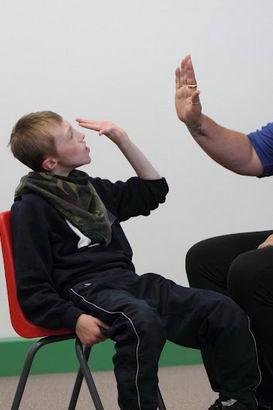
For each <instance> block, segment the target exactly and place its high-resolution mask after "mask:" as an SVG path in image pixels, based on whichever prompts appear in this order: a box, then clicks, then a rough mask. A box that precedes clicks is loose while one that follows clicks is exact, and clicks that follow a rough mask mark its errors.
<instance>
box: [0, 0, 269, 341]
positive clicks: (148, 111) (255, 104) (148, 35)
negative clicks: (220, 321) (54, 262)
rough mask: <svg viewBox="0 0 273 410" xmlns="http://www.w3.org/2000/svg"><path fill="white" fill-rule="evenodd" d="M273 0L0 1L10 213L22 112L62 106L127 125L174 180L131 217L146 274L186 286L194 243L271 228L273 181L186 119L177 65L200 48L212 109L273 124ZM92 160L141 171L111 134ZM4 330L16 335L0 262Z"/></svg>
mask: <svg viewBox="0 0 273 410" xmlns="http://www.w3.org/2000/svg"><path fill="white" fill-rule="evenodd" d="M272 13H273V3H272V0H206V1H204V0H192V1H191V2H189V1H186V0H179V1H178V0H170V1H168V2H167V1H164V0H138V1H131V0H115V1H110V0H108V1H107V0H97V1H94V0H77V1H76V0H47V1H44V0H25V1H19V0H13V1H8V0H2V1H1V15H0V38H1V43H0V54H1V64H0V81H1V91H0V104H1V140H0V144H1V146H0V152H1V154H0V155H1V161H0V175H1V177H0V178H1V198H0V210H5V209H8V208H9V207H10V205H11V203H12V198H13V192H14V189H15V187H16V185H17V183H18V181H19V178H20V176H21V175H22V174H25V173H26V172H27V171H28V170H27V168H26V167H24V166H23V165H21V164H20V163H19V162H18V161H16V160H15V159H13V157H12V155H11V154H10V152H9V149H8V148H7V146H6V145H7V143H8V140H9V134H10V130H11V128H12V126H13V124H14V123H15V122H16V120H17V119H18V118H19V117H20V116H22V115H23V114H26V113H28V112H31V111H37V110H47V109H50V110H53V111H57V112H59V113H60V114H61V115H63V116H64V117H65V118H66V119H68V120H69V121H72V122H73V119H74V118H75V117H76V116H82V117H87V118H93V119H109V120H112V121H115V122H117V123H118V124H120V126H122V127H123V128H125V129H126V130H127V131H128V132H129V134H130V135H131V137H132V138H133V139H134V141H135V142H136V143H137V144H138V145H139V146H140V148H142V149H143V150H144V152H145V153H146V154H147V155H148V157H149V158H150V159H151V160H152V162H153V163H154V164H155V165H156V167H157V168H158V169H159V170H160V172H161V173H162V174H163V175H165V176H166V177H167V179H168V182H169V185H170V194H169V196H168V201H167V203H166V204H165V205H164V206H161V208H160V209H159V210H158V211H156V212H154V214H153V215H152V216H151V217H150V218H142V217H140V218H137V219H135V220H133V221H130V222H126V224H125V229H126V232H127V234H128V237H129V239H130V240H131V242H132V245H133V248H134V250H135V256H134V261H135V264H136V266H137V271H138V272H140V273H141V272H145V271H153V272H159V273H162V274H164V275H166V276H168V277H170V278H172V279H174V280H176V281H177V282H179V283H181V284H187V279H186V275H185V270H184V258H185V254H186V251H187V249H188V248H189V247H190V246H191V245H192V244H193V243H195V242H196V241H198V240H200V239H202V238H205V237H208V236H212V235H216V234H222V233H226V232H233V231H244V230H256V229H258V230H260V229H267V228H268V229H270V228H271V227H272V222H273V216H272V195H273V188H272V181H271V179H269V178H267V179H263V180H259V179H257V178H249V177H241V176H238V175H235V174H232V173H231V172H228V171H226V170H225V169H222V168H220V167H219V166H218V165H217V164H215V163H213V162H212V161H211V160H210V159H209V158H208V157H207V156H206V155H205V154H204V153H203V152H202V151H201V150H200V148H199V147H198V146H197V145H196V144H195V143H194V142H193V141H192V139H191V137H190V135H189V134H188V132H187V130H186V129H185V127H184V126H183V125H182V124H181V123H179V122H178V120H177V119H176V115H175V110H174V104H173V99H174V70H175V67H176V66H177V65H178V64H179V62H180V60H181V58H182V57H183V56H184V55H185V54H187V53H189V52H190V53H191V54H192V58H193V62H194V65H195V68H196V74H197V78H198V83H199V87H200V89H201V92H202V94H201V95H202V103H203V108H204V112H206V113H207V114H208V115H210V116H212V117H213V118H214V119H215V120H216V121H218V122H219V123H221V124H223V125H225V126H227V127H231V128H234V129H237V130H240V131H243V132H249V131H253V130H255V129H256V128H258V127H260V126H261V125H262V124H264V123H266V122H269V121H272V99H273V97H272V91H273V84H272V68H273V48H272V38H273V25H272ZM87 134H88V138H90V144H91V145H92V146H93V153H92V155H93V163H92V165H91V166H88V167H86V168H85V170H86V171H88V172H90V173H92V174H93V175H100V176H103V177H107V178H110V179H112V180H116V179H123V178H127V177H129V176H131V174H132V172H131V170H130V167H129V166H128V164H127V163H126V161H125V160H124V159H123V158H122V155H121V154H120V153H119V152H118V150H117V149H116V147H115V146H113V145H112V144H111V142H110V141H108V140H106V139H105V137H100V138H98V137H97V136H96V135H95V134H94V133H92V132H90V133H87ZM0 298H1V328H0V337H8V336H12V335H14V333H13V331H12V329H11V327H10V324H9V319H8V314H7V304H6V302H5V300H6V291H5V283H4V279H3V268H2V264H1V266H0Z"/></svg>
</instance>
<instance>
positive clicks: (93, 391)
mask: <svg viewBox="0 0 273 410" xmlns="http://www.w3.org/2000/svg"><path fill="white" fill-rule="evenodd" d="M75 348H76V354H77V357H78V360H79V362H80V367H81V371H82V373H83V376H84V378H85V381H86V384H87V387H88V389H89V392H90V395H91V397H92V400H93V403H94V405H95V408H96V410H104V408H103V405H102V403H101V400H100V396H99V393H98V391H97V388H96V385H95V382H94V380H93V377H92V375H91V372H90V369H89V367H88V364H87V362H86V360H85V356H84V353H83V348H82V344H81V342H80V340H79V339H78V338H76V344H75Z"/></svg>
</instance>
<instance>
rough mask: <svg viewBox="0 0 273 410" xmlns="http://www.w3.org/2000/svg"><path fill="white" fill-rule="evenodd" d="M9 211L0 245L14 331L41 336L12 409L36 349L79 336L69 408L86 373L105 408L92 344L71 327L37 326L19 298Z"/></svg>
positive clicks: (0, 223)
mask: <svg viewBox="0 0 273 410" xmlns="http://www.w3.org/2000/svg"><path fill="white" fill-rule="evenodd" d="M10 214H11V212H10V211H5V212H2V213H0V236H1V245H2V253H3V262H4V270H5V277H6V285H7V293H8V302H9V311H10V319H11V324H12V327H13V329H14V330H15V332H16V333H17V334H18V335H19V336H22V337H25V338H37V337H41V339H39V340H38V341H36V342H34V344H33V345H32V346H31V348H30V349H29V351H28V353H27V357H26V359H25V363H24V367H23V370H22V373H21V376H20V379H19V383H18V386H17V390H16V393H15V397H14V400H13V403H12V407H11V410H17V409H18V408H19V406H20V403H21V399H22V396H23V393H24V389H25V385H26V382H27V379H28V376H29V372H30V369H31V365H32V362H33V359H34V357H35V354H36V353H37V351H38V350H39V349H40V348H41V347H43V346H45V345H47V344H49V343H54V342H60V341H64V340H68V339H73V338H76V344H75V348H76V354H77V357H78V360H79V363H80V370H79V372H78V375H77V378H76V381H75V385H74V389H73V392H72V396H71V400H70V403H69V407H68V409H69V410H74V409H75V407H76V404H77V400H78V396H79V392H80V389H81V384H82V379H83V376H84V377H85V380H86V383H87V386H88V389H89V392H90V394H91V397H92V400H93V402H94V405H95V408H96V410H103V406H102V404H101V400H100V397H99V394H98V392H97V389H96V386H95V383H94V380H93V377H92V375H91V372H90V370H89V367H88V365H87V361H88V358H89V355H90V350H91V348H90V347H86V348H85V349H84V350H83V346H82V344H81V342H80V340H79V339H78V338H77V337H76V335H75V334H74V333H72V332H71V330H68V329H58V330H52V329H47V328H44V327H40V326H36V325H35V324H33V323H31V322H30V321H29V320H28V319H27V318H26V317H25V315H24V313H23V311H22V309H21V307H20V305H19V302H18V299H17V291H16V279H15V269H14V263H13V252H12V233H11V221H10V219H11V218H10Z"/></svg>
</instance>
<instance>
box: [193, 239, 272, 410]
mask: <svg viewBox="0 0 273 410" xmlns="http://www.w3.org/2000/svg"><path fill="white" fill-rule="evenodd" d="M270 234H272V231H261V232H250V233H242V234H232V235H226V236H220V237H216V238H211V239H208V240H205V241H201V242H199V243H197V244H196V245H194V246H193V247H192V248H191V249H190V250H189V252H188V254H187V257H186V270H187V275H188V279H189V283H190V285H191V286H194V287H198V288H204V289H212V290H215V291H218V292H221V293H224V294H228V295H230V296H231V297H232V298H233V299H234V300H236V301H237V303H238V304H239V305H240V306H242V307H243V309H244V310H245V312H246V313H247V314H248V315H249V318H250V323H251V329H252V331H253V334H254V337H255V339H256V342H257V350H258V358H259V364H260V368H261V373H262V382H261V384H260V386H259V388H258V392H259V394H260V395H261V396H262V397H263V398H265V399H266V400H269V401H271V402H273V391H272V388H271V385H272V379H273V369H272V366H273V355H272V342H273V335H272V330H271V327H270V326H269V323H271V321H272V319H271V317H272V289H273V283H272V280H271V278H272V274H273V257H272V252H271V250H270V249H269V250H268V248H266V250H265V251H263V250H258V249H257V248H258V246H259V245H260V244H261V243H262V242H263V241H264V240H265V239H266V238H267V237H268V236H269V235H270ZM251 251H253V253H252V252H251ZM256 255H257V257H256ZM267 255H268V257H265V256H267ZM266 272H267V273H266ZM258 295H259V296H258ZM201 352H202V356H203V360H204V364H205V366H206V368H207V372H208V374H210V375H211V384H212V385H213V386H216V384H217V381H216V380H215V378H214V374H215V373H216V370H215V368H214V363H213V361H212V360H211V357H212V355H211V347H210V346H207V347H205V348H203V349H201Z"/></svg>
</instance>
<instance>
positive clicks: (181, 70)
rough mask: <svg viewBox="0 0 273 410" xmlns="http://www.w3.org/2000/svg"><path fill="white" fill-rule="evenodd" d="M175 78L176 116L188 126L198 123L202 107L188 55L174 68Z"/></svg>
mask: <svg viewBox="0 0 273 410" xmlns="http://www.w3.org/2000/svg"><path fill="white" fill-rule="evenodd" d="M175 79H176V94H175V107H176V112H177V115H178V118H179V119H180V120H181V121H182V122H184V123H185V124H186V125H188V126H191V125H193V124H198V123H199V122H200V119H201V111H202V107H201V104H200V99H199V94H200V91H199V90H197V82H196V78H195V74H194V69H193V65H192V61H191V56H190V55H187V56H186V57H185V58H184V59H183V60H182V62H181V65H180V67H178V68H177V69H176V71H175Z"/></svg>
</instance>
